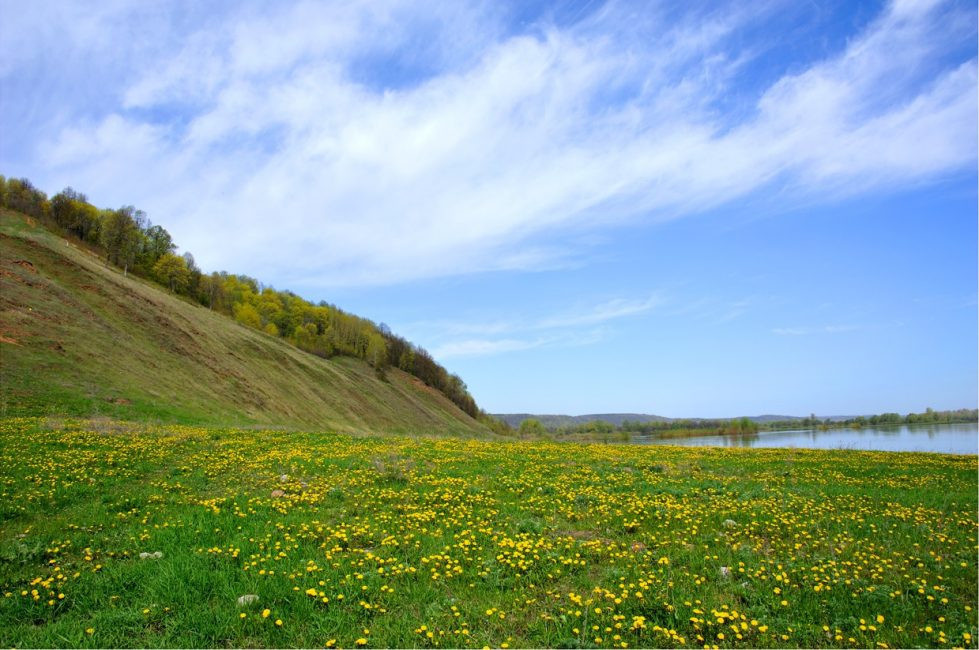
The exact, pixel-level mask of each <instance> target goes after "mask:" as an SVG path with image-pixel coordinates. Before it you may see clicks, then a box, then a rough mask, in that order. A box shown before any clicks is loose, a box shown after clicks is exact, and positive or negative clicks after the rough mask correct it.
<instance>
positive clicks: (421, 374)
mask: <svg viewBox="0 0 979 650" xmlns="http://www.w3.org/2000/svg"><path fill="white" fill-rule="evenodd" d="M0 206H3V207H5V208H8V209H10V210H16V211H18V212H22V213H24V214H26V215H28V216H31V217H33V218H35V219H37V220H38V221H40V222H42V223H43V224H44V225H46V226H47V227H49V228H51V229H53V230H56V231H59V232H60V233H61V234H63V235H65V236H69V237H73V238H74V239H76V240H77V241H80V242H83V243H85V244H86V245H88V246H89V247H90V248H91V249H92V250H94V251H95V252H97V253H99V254H100V255H101V256H102V257H103V258H104V259H105V260H106V262H107V263H110V264H113V265H115V266H117V267H119V268H120V269H121V270H122V272H123V273H124V274H128V273H133V274H134V275H137V276H139V277H141V278H145V279H148V280H151V281H154V282H156V283H159V284H160V285H162V286H164V287H166V288H167V289H168V290H169V291H171V292H173V293H175V294H177V295H180V296H183V297H185V298H187V299H189V300H192V301H194V302H196V303H198V304H200V305H202V306H203V307H206V308H208V309H211V310H213V311H216V312H219V313H221V314H224V315H227V316H229V317H231V318H234V319H235V320H236V321H238V322H239V323H241V324H242V325H245V326H247V327H251V328H253V329H257V330H261V331H263V332H265V333H267V334H269V335H270V336H276V337H279V338H282V339H285V340H287V341H288V342H290V343H292V344H293V345H295V346H296V347H298V348H300V349H301V350H304V351H306V352H309V353H311V354H315V355H317V356H320V357H323V358H327V359H328V358H331V357H334V356H338V355H340V356H349V357H356V358H358V359H363V360H364V361H366V362H367V363H369V364H370V365H371V366H372V367H373V368H374V369H375V371H376V373H377V374H378V376H379V377H381V378H384V377H385V373H386V371H387V370H388V369H390V368H398V369H400V370H403V371H405V372H407V373H408V374H410V375H413V376H414V377H417V378H418V379H420V380H421V381H422V382H424V383H425V385H427V386H430V387H432V388H434V389H436V390H438V391H439V392H441V393H442V394H443V395H445V396H446V397H447V398H448V399H449V400H451V401H452V402H453V403H454V404H455V405H456V406H458V407H459V408H460V409H462V410H463V411H464V412H465V413H467V414H468V415H470V416H471V417H474V418H479V419H480V420H482V421H484V422H485V423H487V424H488V425H490V426H491V428H492V427H495V425H498V424H499V423H498V422H497V421H495V420H494V419H493V418H490V417H489V416H488V415H486V414H484V413H482V412H481V411H480V409H479V408H478V407H477V405H476V402H475V400H474V399H473V398H472V396H471V395H470V394H469V391H468V389H467V387H466V384H465V382H463V381H462V379H461V378H460V377H459V376H458V375H455V374H452V373H450V372H448V371H447V370H446V369H445V368H444V367H442V366H441V365H440V364H439V363H437V362H436V361H435V360H434V359H433V358H432V356H431V355H430V354H429V353H428V352H427V351H426V350H425V349H424V348H421V347H419V346H417V345H414V344H413V343H411V342H409V341H407V340H405V339H404V338H402V337H400V336H397V335H396V334H394V333H392V332H391V330H390V329H389V328H388V327H387V326H385V325H384V324H383V323H381V324H379V325H378V324H375V323H374V322H373V321H371V320H368V319H366V318H360V317H359V316H355V315H353V314H350V313H347V312H345V311H343V310H342V309H340V308H338V307H336V306H335V305H332V304H329V303H327V302H325V301H320V302H319V303H317V304H313V303H311V302H309V301H307V300H305V299H303V298H301V297H299V296H297V295H296V294H294V293H292V292H290V291H277V290H275V289H273V288H272V287H269V286H264V285H262V283H260V282H259V281H258V280H256V279H255V278H251V277H248V276H245V275H239V274H234V273H227V272H225V271H220V272H212V273H205V272H204V271H202V270H201V269H200V268H199V267H198V266H197V264H196V263H195V261H194V256H193V255H191V254H190V253H189V252H187V253H184V254H183V255H177V245H176V243H175V242H174V241H173V238H172V237H171V236H170V233H169V232H167V230H166V229H165V228H163V227H162V226H160V225H155V224H153V223H152V222H151V221H150V219H149V218H148V217H147V215H146V213H145V212H143V211H142V210H138V209H136V208H135V207H134V206H131V205H130V206H123V207H121V208H119V209H116V210H113V209H105V208H102V209H100V208H97V207H95V206H94V205H92V204H91V203H89V201H88V198H87V197H86V196H85V195H84V194H82V193H80V192H77V191H75V190H74V189H72V188H70V187H67V188H65V189H64V190H62V191H61V192H58V193H57V194H55V195H54V196H52V197H50V198H48V196H47V195H46V194H45V193H44V192H42V191H41V190H39V189H37V188H36V187H34V185H32V184H31V182H30V181H29V180H27V179H24V178H21V179H14V178H11V179H7V178H5V177H4V176H0Z"/></svg>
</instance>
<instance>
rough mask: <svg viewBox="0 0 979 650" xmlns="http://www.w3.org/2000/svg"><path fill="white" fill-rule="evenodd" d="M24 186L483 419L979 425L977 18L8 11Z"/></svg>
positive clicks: (876, 12) (933, 5)
mask: <svg viewBox="0 0 979 650" xmlns="http://www.w3.org/2000/svg"><path fill="white" fill-rule="evenodd" d="M0 10H2V12H0V13H2V15H3V16H4V20H3V21H0V44H2V46H3V47H2V48H0V119H2V124H3V136H2V138H0V173H4V174H5V175H8V176H17V177H21V176H25V177H28V178H30V179H31V180H32V181H34V182H35V184H37V185H38V186H39V187H41V188H43V189H45V190H47V191H48V192H50V193H54V192H56V191H58V190H59V189H61V188H63V187H64V186H66V185H71V186H72V187H74V188H75V189H77V190H80V191H83V192H85V193H87V194H88V196H89V198H90V199H91V200H92V201H93V202H94V203H96V204H98V205H100V206H119V205H123V204H134V205H136V206H138V207H140V208H142V209H144V210H146V211H147V212H148V213H149V215H150V218H151V219H152V220H153V221H154V222H156V223H160V224H162V225H164V226H165V227H166V228H167V229H168V230H169V231H170V232H171V233H172V234H173V235H174V238H175V240H176V241H177V242H178V243H179V244H180V245H181V247H182V250H189V251H191V252H192V253H193V254H194V256H195V257H196V259H197V260H198V262H199V264H200V265H201V266H202V267H203V268H204V269H205V270H216V269H225V270H229V271H234V272H240V273H247V274H249V275H252V276H254V277H257V278H259V279H261V280H263V281H265V282H266V283H268V284H271V285H273V286H275V287H276V288H280V289H291V290H294V291H296V292H297V293H299V294H300V295H303V296H304V297H307V298H309V299H312V300H314V301H315V300H320V299H325V300H327V301H329V302H332V303H335V304H337V305H339V306H341V307H343V308H345V309H348V310H350V311H352V312H354V313H357V314H360V315H364V316H367V317H369V318H372V319H374V320H376V321H378V322H385V323H387V324H388V325H389V326H390V327H391V328H392V329H394V330H395V331H396V332H398V333H401V334H403V335H405V336H407V337H408V338H409V339H411V340H413V341H414V342H416V343H418V344H420V345H422V346H424V347H425V348H427V349H428V350H430V351H431V352H432V353H433V354H434V356H435V357H436V358H437V359H438V360H440V361H441V362H442V363H444V364H445V365H446V366H447V367H448V368H449V369H450V370H452V371H455V372H458V373H459V374H460V375H461V376H462V377H463V379H464V380H465V381H466V382H467V383H468V385H469V387H470V389H471V391H472V392H473V394H474V396H475V397H476V399H477V401H478V402H479V403H480V405H481V406H482V407H484V408H485V409H487V410H489V411H492V412H523V411H530V412H550V413H571V414H580V413H592V412H615V411H630V412H647V413H658V414H663V415H669V416H734V415H741V414H759V413H785V414H807V413H810V412H815V413H818V414H850V413H868V412H880V411H901V412H907V411H910V410H922V409H924V408H925V407H927V406H931V407H934V408H959V407H973V406H975V405H976V395H977V390H979V386H977V355H979V351H977V343H976V341H977V336H979V330H977V299H976V294H977V280H976V278H977V255H976V249H977V231H976V222H977V191H976V188H977V172H976V162H977V151H976V150H977V145H976V142H977V127H976V119H977V118H976V116H977V99H976V96H977V84H976V69H977V62H976V56H977V52H976V18H977V16H976V7H975V3H973V2H952V1H942V0H901V1H899V2H858V3H855V2H819V1H813V2H796V1H794V0H791V1H790V0H785V1H779V0H770V1H766V2H755V3H744V2H730V3H725V2H703V3H667V2H663V3H656V2H636V3H629V2H598V1H594V2H578V3H571V4H569V3H525V2H514V3H501V2H486V3H480V2H473V3H467V4H462V3H436V4H433V5H431V6H426V5H425V4H424V3H418V2H401V1H399V0H391V1H380V0H378V1H371V2H344V3H328V2H277V3H250V2H227V3H220V2H215V3H196V2H128V1H118V2H112V1H107V2H101V3H98V6H97V7H85V6H82V5H81V3H58V2H39V3H30V4H29V6H26V5H24V4H23V3H14V2H11V1H10V0H0Z"/></svg>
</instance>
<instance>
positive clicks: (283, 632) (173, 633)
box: [0, 418, 977, 647]
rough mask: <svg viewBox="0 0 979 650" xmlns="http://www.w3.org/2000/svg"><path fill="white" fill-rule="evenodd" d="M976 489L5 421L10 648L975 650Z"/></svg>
mask: <svg viewBox="0 0 979 650" xmlns="http://www.w3.org/2000/svg"><path fill="white" fill-rule="evenodd" d="M976 494H977V476H976V459H975V457H953V456H940V455H931V454H894V453H874V452H851V451H840V452H836V451H834V452H828V451H805V450H784V449H771V450H741V449H702V448H672V447H656V448H649V447H645V446H615V445H574V444H553V443H545V442H533V443H531V442H523V443H501V442H483V441H476V440H459V439H417V438H399V437H355V436H350V435H341V434H333V433H325V432H324V433H303V432H285V431H258V432H256V431H254V430H249V431H242V430H234V429H218V428H194V427H188V426H150V425H136V424H123V423H118V422H113V421H108V420H102V421H87V420H86V421H83V420H74V421H73V420H60V419H33V418H30V419H28V418H25V419H6V420H3V421H0V589H2V592H3V593H2V594H0V595H2V597H0V644H2V645H3V646H78V647H87V646H92V647H94V646H148V647H155V646H192V647H197V646H205V647H206V646H278V647H286V646H296V645H298V646H317V647H323V646H327V647H330V646H344V647H351V646H353V647H356V646H367V647H377V646H398V647H402V646H407V647H448V646H461V647H483V646H487V645H488V646H496V647H521V646H561V647H592V646H598V647H636V646H704V645H717V646H722V647H726V646H802V647H809V646H839V647H855V646H860V647H911V646H938V647H946V646H962V647H975V646H976V637H977V629H976V625H977V617H976V598H977V592H976V581H977V566H976V552H977V546H976V541H977V540H976V535H977V515H976V508H977V503H976V499H977V497H976ZM141 553H144V554H145V553H151V554H152V553H160V554H161V556H160V557H154V556H150V557H146V558H141V557H140V554H141ZM245 595H256V596H257V597H258V600H257V602H252V603H248V604H244V605H239V604H238V599H239V598H240V597H242V596H245Z"/></svg>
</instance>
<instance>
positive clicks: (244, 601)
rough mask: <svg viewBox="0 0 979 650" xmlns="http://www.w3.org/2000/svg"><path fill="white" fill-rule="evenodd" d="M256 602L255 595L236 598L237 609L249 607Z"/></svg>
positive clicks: (256, 597)
mask: <svg viewBox="0 0 979 650" xmlns="http://www.w3.org/2000/svg"><path fill="white" fill-rule="evenodd" d="M257 602H258V596H257V595H256V594H245V595H244V596H239V597H238V607H245V606H246V605H251V604H252V603H257Z"/></svg>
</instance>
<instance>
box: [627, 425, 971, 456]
mask: <svg viewBox="0 0 979 650" xmlns="http://www.w3.org/2000/svg"><path fill="white" fill-rule="evenodd" d="M632 441H633V442H635V443H637V444H651V445H657V444H666V445H683V446H693V447H704V446H713V447H803V448H810V449H865V450H875V451H930V452H938V453H944V454H977V453H979V426H977V424H976V423H975V422H970V423H964V424H912V425H899V426H890V427H866V426H865V427H863V428H858V429H853V428H849V427H841V428H836V429H822V430H821V429H793V430H791V431H762V432H760V433H753V434H745V435H715V436H700V437H696V438H674V439H664V438H658V437H655V436H635V437H633V439H632Z"/></svg>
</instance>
